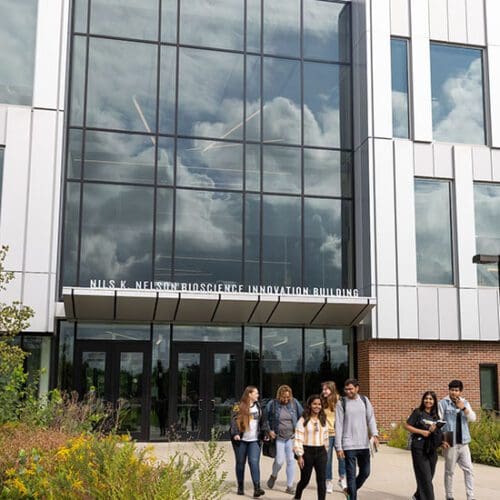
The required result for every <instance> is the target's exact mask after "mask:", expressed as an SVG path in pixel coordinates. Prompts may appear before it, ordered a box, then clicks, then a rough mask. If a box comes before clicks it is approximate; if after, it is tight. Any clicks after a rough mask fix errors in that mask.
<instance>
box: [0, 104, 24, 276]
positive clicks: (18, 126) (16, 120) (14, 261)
mask: <svg viewBox="0 0 500 500" xmlns="http://www.w3.org/2000/svg"><path fill="white" fill-rule="evenodd" d="M30 132H31V110H30V109H29V108H24V107H11V108H9V109H8V111H7V130H6V134H5V144H6V148H5V155H4V166H3V192H2V213H1V214H0V241H1V242H2V244H4V245H9V247H10V251H9V253H8V255H7V259H6V261H5V266H6V268H7V269H9V270H11V271H22V270H23V260H24V251H25V231H26V225H25V224H26V214H27V205H28V185H29V159H30V147H31V145H30Z"/></svg>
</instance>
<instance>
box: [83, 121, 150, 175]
mask: <svg viewBox="0 0 500 500" xmlns="http://www.w3.org/2000/svg"><path fill="white" fill-rule="evenodd" d="M85 142H86V145H85V178H86V179H94V180H112V181H117V182H148V183H151V182H153V180H154V161H155V160H154V155H155V150H154V149H155V139H154V138H153V137H148V136H143V135H130V134H115V133H106V132H92V131H88V132H87V134H86V139H85Z"/></svg>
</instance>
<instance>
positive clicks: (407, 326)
mask: <svg viewBox="0 0 500 500" xmlns="http://www.w3.org/2000/svg"><path fill="white" fill-rule="evenodd" d="M397 290H398V320H399V322H398V328H399V331H398V334H399V338H401V339H418V308H417V305H418V300H417V288H416V287H414V286H413V287H409V286H408V287H407V286H399V287H398V289H397Z"/></svg>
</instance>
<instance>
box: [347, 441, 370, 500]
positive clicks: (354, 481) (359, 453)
mask: <svg viewBox="0 0 500 500" xmlns="http://www.w3.org/2000/svg"><path fill="white" fill-rule="evenodd" d="M344 455H345V468H346V475H347V487H348V488H349V495H350V496H349V498H350V500H356V499H357V492H358V490H359V488H361V486H363V483H364V482H365V481H366V480H367V478H368V476H369V475H370V450H369V449H368V448H364V449H361V450H344ZM356 464H357V466H358V467H359V473H358V475H357V476H356Z"/></svg>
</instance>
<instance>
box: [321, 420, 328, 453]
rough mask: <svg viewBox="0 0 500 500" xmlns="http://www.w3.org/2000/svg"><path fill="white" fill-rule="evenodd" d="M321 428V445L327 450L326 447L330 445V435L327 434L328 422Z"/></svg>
mask: <svg viewBox="0 0 500 500" xmlns="http://www.w3.org/2000/svg"><path fill="white" fill-rule="evenodd" d="M322 429H323V445H324V446H325V450H326V451H328V447H329V445H330V436H329V434H328V423H327V424H326V425H324V426H323V427H322Z"/></svg>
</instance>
